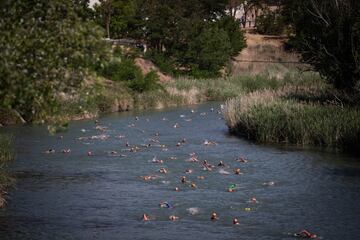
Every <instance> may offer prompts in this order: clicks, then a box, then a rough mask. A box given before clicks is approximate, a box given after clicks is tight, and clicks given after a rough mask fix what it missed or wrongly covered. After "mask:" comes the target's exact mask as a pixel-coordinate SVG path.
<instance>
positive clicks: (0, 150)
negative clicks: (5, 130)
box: [0, 135, 13, 208]
mask: <svg viewBox="0 0 360 240" xmlns="http://www.w3.org/2000/svg"><path fill="white" fill-rule="evenodd" d="M11 159H12V152H11V140H10V138H8V137H7V136H4V135H0V208H2V207H4V206H5V194H6V192H5V190H6V188H8V187H9V186H10V185H11V183H12V182H13V179H12V178H11V177H10V175H9V173H8V171H7V166H8V164H9V162H10V161H11Z"/></svg>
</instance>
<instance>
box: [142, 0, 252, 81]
mask: <svg viewBox="0 0 360 240" xmlns="http://www.w3.org/2000/svg"><path fill="white" fill-rule="evenodd" d="M226 3H227V0H226V1H218V0H216V1H215V0H202V1H198V0H184V1H178V2H176V1H167V0H148V1H144V3H143V4H140V5H141V6H142V7H141V8H140V11H141V12H140V13H139V15H141V16H143V22H142V23H143V26H142V27H141V29H143V35H142V36H143V39H145V40H146V42H147V43H148V44H149V47H150V50H151V51H152V52H155V53H154V54H153V56H156V57H154V59H153V60H155V61H156V60H159V59H169V61H170V62H172V63H173V65H174V68H176V69H183V70H184V72H187V73H194V72H195V70H196V71H200V72H202V73H204V72H206V71H207V72H208V73H209V74H210V75H217V74H218V71H219V69H221V67H222V66H223V65H225V64H226V62H227V61H228V60H229V59H230V57H231V56H233V55H235V54H237V53H238V52H239V51H240V50H241V49H242V48H243V47H244V46H245V41H244V36H243V34H242V32H241V29H240V28H239V24H238V23H237V22H235V20H234V19H233V18H229V17H227V16H226V14H225V10H226ZM211 34H213V35H212V37H210V36H211ZM237 38H238V39H237ZM160 55H161V56H160ZM164 56H165V57H164ZM203 75H206V74H203Z"/></svg>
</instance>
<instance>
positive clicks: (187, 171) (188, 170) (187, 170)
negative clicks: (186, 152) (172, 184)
mask: <svg viewBox="0 0 360 240" xmlns="http://www.w3.org/2000/svg"><path fill="white" fill-rule="evenodd" d="M192 172H193V170H192V169H186V170H185V173H188V174H190V173H192Z"/></svg>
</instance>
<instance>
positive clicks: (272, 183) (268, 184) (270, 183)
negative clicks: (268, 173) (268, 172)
mask: <svg viewBox="0 0 360 240" xmlns="http://www.w3.org/2000/svg"><path fill="white" fill-rule="evenodd" d="M263 185H264V186H274V185H275V182H273V181H270V182H265V183H263Z"/></svg>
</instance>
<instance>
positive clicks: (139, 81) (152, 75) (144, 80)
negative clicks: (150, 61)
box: [129, 71, 162, 93]
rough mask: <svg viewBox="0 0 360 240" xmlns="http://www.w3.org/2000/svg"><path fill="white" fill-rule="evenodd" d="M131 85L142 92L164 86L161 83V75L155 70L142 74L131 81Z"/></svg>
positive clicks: (133, 88)
mask: <svg viewBox="0 0 360 240" xmlns="http://www.w3.org/2000/svg"><path fill="white" fill-rule="evenodd" d="M129 87H130V88H131V89H132V90H134V91H136V92H140V93H142V92H146V91H151V90H157V89H161V88H162V87H161V85H160V84H159V76H158V75H157V73H156V72H155V71H151V72H149V73H148V74H146V75H145V77H143V76H141V77H138V78H136V79H135V80H133V81H131V82H130V83H129Z"/></svg>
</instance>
